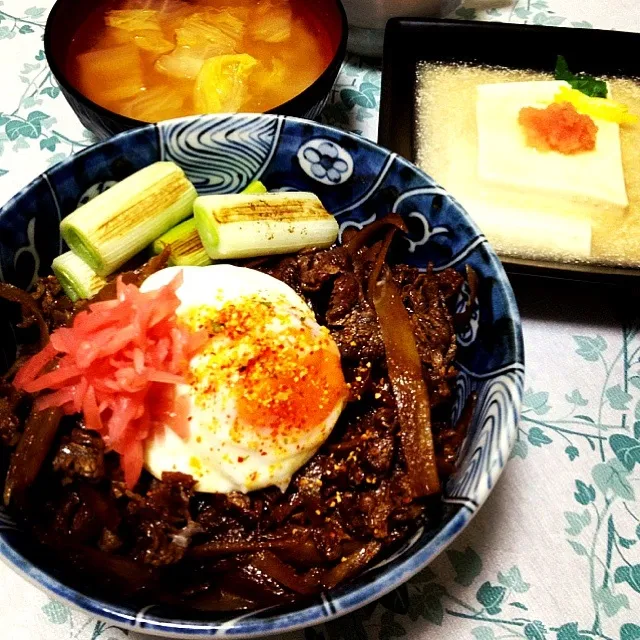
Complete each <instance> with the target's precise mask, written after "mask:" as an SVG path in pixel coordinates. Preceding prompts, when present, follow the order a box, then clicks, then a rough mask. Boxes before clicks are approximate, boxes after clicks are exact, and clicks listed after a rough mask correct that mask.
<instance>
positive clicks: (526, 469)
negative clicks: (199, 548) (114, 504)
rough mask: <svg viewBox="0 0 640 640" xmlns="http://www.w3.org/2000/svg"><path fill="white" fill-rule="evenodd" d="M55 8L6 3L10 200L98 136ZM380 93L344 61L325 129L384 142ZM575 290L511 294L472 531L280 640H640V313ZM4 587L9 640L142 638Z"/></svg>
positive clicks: (562, 18)
mask: <svg viewBox="0 0 640 640" xmlns="http://www.w3.org/2000/svg"><path fill="white" fill-rule="evenodd" d="M34 1H36V2H37V0H34ZM52 4H53V0H41V1H40V2H39V3H38V4H37V5H36V6H30V3H29V2H23V1H22V0H4V1H0V55H1V56H2V58H1V59H2V61H3V62H2V72H3V91H2V92H0V199H2V200H6V199H7V198H9V197H10V196H12V195H13V194H14V193H15V192H16V191H17V190H18V189H19V188H21V187H22V186H24V184H26V183H27V182H28V181H29V180H31V179H32V178H33V177H35V176H36V175H38V174H39V173H41V172H42V171H43V170H45V169H46V168H47V167H48V166H51V165H52V164H55V163H56V162H58V161H60V160H61V159H63V158H65V157H67V156H68V155H69V154H70V153H74V152H77V151H80V150H81V149H83V148H85V147H86V146H87V145H89V144H90V143H91V142H92V138H91V135H90V134H89V133H88V132H87V131H86V130H84V129H83V127H82V126H81V125H80V124H79V122H78V121H77V119H76V118H75V116H74V115H73V113H72V111H71V109H70V108H69V106H68V105H67V103H66V101H65V100H64V97H63V96H62V94H61V92H60V88H59V87H58V86H57V84H56V82H55V80H54V78H53V77H52V75H51V73H50V71H49V69H48V67H47V65H46V61H45V57H44V52H43V50H42V34H43V28H44V24H45V21H46V17H47V14H48V11H49V9H50V7H51V6H52ZM479 7H482V8H479ZM452 17H455V18H461V19H480V20H487V21H502V22H504V21H508V22H513V23H519V24H524V23H526V24H536V25H550V26H563V27H564V26H566V27H574V28H591V27H592V26H596V27H598V28H603V29H622V30H635V31H640V12H638V11H637V0H610V1H608V2H595V1H592V2H585V1H584V0H511V2H508V1H507V2H498V1H495V2H493V1H492V0H487V1H486V2H484V3H481V2H471V1H469V2H466V3H465V4H464V5H462V6H461V7H459V8H458V9H457V10H456V11H455V15H454V16H452ZM380 92H381V78H380V70H379V67H378V64H377V63H376V62H374V61H371V60H364V59H360V58H357V57H353V56H351V57H349V58H348V60H347V62H346V64H345V65H344V67H343V69H342V72H341V74H340V76H339V78H338V80H337V82H336V85H335V87H334V89H333V91H332V93H331V95H330V100H329V103H328V105H327V107H326V108H325V110H324V112H323V114H322V120H323V121H324V122H326V123H328V124H331V125H335V126H338V127H341V128H344V129H348V130H350V131H355V132H356V133H359V134H361V135H363V136H366V137H368V138H371V139H375V137H376V131H377V125H378V108H379V103H380ZM577 289H579V287H573V285H569V286H567V284H566V283H555V284H554V283H549V282H540V283H538V282H534V283H527V284H526V285H523V286H520V287H518V286H516V296H517V298H518V301H519V303H520V306H521V312H522V315H523V318H524V330H525V343H526V344H525V346H526V351H527V392H526V395H525V402H524V408H523V413H522V421H521V424H520V428H519V432H518V438H517V442H516V443H515V446H514V449H513V452H512V457H511V460H510V462H509V464H508V465H507V468H506V470H505V472H504V475H503V477H502V478H501V480H500V481H499V483H498V485H497V486H496V488H495V489H494V492H493V493H492V495H491V497H490V499H489V500H488V502H487V504H486V505H484V506H483V507H482V509H481V510H480V511H479V513H478V514H477V516H476V517H475V519H474V520H473V522H472V523H471V524H470V526H469V527H468V528H467V529H466V530H465V531H464V532H463V533H462V534H461V535H460V537H459V538H458V539H457V540H456V541H455V542H454V544H453V545H452V546H451V547H450V548H449V549H447V550H446V551H445V552H444V553H442V554H441V555H440V556H439V557H438V558H437V559H436V560H435V561H434V562H433V564H432V565H431V566H430V567H428V568H427V569H425V570H424V571H423V572H421V573H420V574H418V575H417V576H414V577H413V578H412V579H411V580H410V581H409V582H408V583H407V584H406V585H403V586H402V587H401V588H399V589H397V590H396V591H394V592H391V593H389V594H387V595H386V596H384V597H383V598H381V599H380V600H379V601H377V602H375V603H372V604H370V605H368V606H367V607H365V608H363V609H361V610H360V611H357V612H355V613H353V614H350V615H348V616H346V617H344V618H342V619H338V620H335V621H332V622H329V623H327V624H325V625H322V626H318V627H315V628H312V629H306V630H301V631H298V632H294V633H291V634H288V635H287V636H286V637H285V636H282V639H283V640H367V639H371V640H390V639H392V638H405V637H406V638H410V639H418V640H431V639H435V638H437V639H438V640H502V639H505V640H506V639H507V638H513V639H525V640H640V504H639V503H638V492H639V491H640V333H639V331H640V329H639V325H638V317H637V316H634V315H633V308H634V305H635V308H637V304H636V302H635V301H631V300H630V299H627V298H626V297H625V296H624V295H622V294H619V295H618V298H617V299H615V298H616V296H615V295H609V294H606V293H602V292H598V291H597V290H595V289H592V288H587V290H586V291H585V292H583V294H580V292H579V291H578V290H577ZM632 303H633V304H632ZM0 585H1V586H0V629H1V630H2V632H1V633H0V636H1V637H3V638H4V637H7V638H11V639H12V640H31V639H33V638H37V639H38V640H122V639H124V638H129V639H130V640H143V638H144V636H142V635H140V634H137V633H134V632H130V633H127V632H125V631H123V630H120V629H117V628H115V627H113V626H111V625H108V624H106V623H104V622H101V621H99V620H96V619H95V618H92V617H90V616H87V615H84V614H83V613H80V612H78V611H75V610H72V609H71V608H70V607H68V606H67V605H66V604H64V603H61V602H58V601H56V600H52V599H50V598H49V597H48V596H47V595H45V594H44V593H41V592H40V591H38V590H37V589H35V588H34V587H32V586H31V585H29V584H28V583H27V582H25V581H24V580H23V579H22V578H21V577H19V576H17V575H15V574H14V573H13V572H12V571H11V570H9V569H8V568H6V567H4V566H0Z"/></svg>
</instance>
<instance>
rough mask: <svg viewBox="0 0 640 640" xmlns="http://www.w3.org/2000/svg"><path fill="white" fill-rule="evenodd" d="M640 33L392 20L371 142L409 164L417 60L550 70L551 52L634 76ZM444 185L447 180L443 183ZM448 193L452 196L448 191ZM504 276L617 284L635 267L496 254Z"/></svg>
mask: <svg viewBox="0 0 640 640" xmlns="http://www.w3.org/2000/svg"><path fill="white" fill-rule="evenodd" d="M639 51H640V34H638V33H624V32H620V31H601V30H597V29H573V28H563V27H538V26H532V25H514V24H506V23H499V22H469V21H463V20H426V19H425V20H418V19H411V20H409V19H403V18H394V19H392V20H390V21H389V23H388V24H387V29H386V32H385V41H384V59H383V71H382V97H381V103H380V124H379V129H378V143H379V144H381V145H382V146H383V147H387V148H388V149H391V150H392V151H395V152H396V153H398V154H400V155H402V156H404V157H405V158H407V159H408V160H411V161H412V162H413V161H414V160H415V157H416V153H415V152H416V144H417V140H416V132H415V122H416V117H415V103H416V100H415V98H416V83H417V73H416V70H417V65H418V63H420V62H464V63H470V64H482V65H490V66H500V67H508V68H511V69H532V70H537V71H546V72H547V73H548V72H553V69H554V68H555V64H556V59H557V56H558V55H559V54H560V55H563V56H564V57H565V58H566V59H567V62H568V64H569V68H570V69H579V70H580V71H584V72H586V73H590V74H592V75H596V76H597V75H608V76H616V75H620V76H635V77H640V55H638V52H639ZM445 186H446V185H445ZM453 195H454V196H455V194H453ZM502 262H503V264H504V266H505V269H506V270H507V271H508V272H510V273H518V274H527V275H544V276H550V277H560V278H568V279H572V280H591V281H606V282H617V283H619V284H622V282H621V281H624V280H626V281H629V280H630V279H635V278H638V277H640V265H638V268H632V267H602V266H597V265H590V264H565V263H562V262H543V261H533V260H518V259H512V258H508V257H503V258H502Z"/></svg>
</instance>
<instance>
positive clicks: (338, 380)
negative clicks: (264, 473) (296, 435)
mask: <svg viewBox="0 0 640 640" xmlns="http://www.w3.org/2000/svg"><path fill="white" fill-rule="evenodd" d="M301 350H302V352H303V353H302V354H301V355H300V357H297V358H296V357H292V356H295V351H294V353H290V354H287V356H288V357H284V358H283V357H280V356H279V354H278V353H277V352H273V353H270V354H264V356H263V358H261V359H260V360H259V361H257V362H256V363H255V365H254V367H253V369H254V371H252V372H248V375H247V376H246V377H245V378H244V380H243V384H242V385H241V387H240V388H239V390H238V400H237V408H238V420H239V422H240V423H244V424H246V425H250V426H252V427H253V428H254V429H266V430H268V431H269V432H270V433H271V435H273V436H276V435H286V434H288V433H291V432H293V431H300V430H306V429H310V428H313V427H316V426H318V425H320V424H322V423H323V422H324V421H326V420H327V419H328V418H329V416H330V415H331V413H332V412H333V411H334V409H335V408H336V406H337V405H338V404H339V403H341V402H342V401H343V400H344V398H345V396H346V383H345V380H344V376H343V374H342V368H341V366H340V357H339V356H338V355H337V354H336V353H335V351H332V350H330V349H328V348H326V347H319V348H314V349H311V350H309V351H307V352H306V353H305V349H304V348H301Z"/></svg>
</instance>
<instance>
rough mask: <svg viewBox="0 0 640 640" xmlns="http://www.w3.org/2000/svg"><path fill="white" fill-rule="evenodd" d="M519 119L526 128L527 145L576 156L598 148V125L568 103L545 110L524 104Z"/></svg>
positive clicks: (551, 106) (552, 104)
mask: <svg viewBox="0 0 640 640" xmlns="http://www.w3.org/2000/svg"><path fill="white" fill-rule="evenodd" d="M518 122H519V123H520V125H521V126H522V127H523V129H524V133H525V135H526V138H527V145H528V146H530V147H534V148H535V149H538V150H539V151H557V152H558V153H562V154H564V155H573V154H576V153H582V152H583V151H593V150H594V149H595V148H596V136H597V133H598V127H597V126H596V124H595V122H594V121H593V120H592V119H591V118H590V117H589V116H587V115H584V114H581V113H578V112H577V111H576V108H575V107H574V106H573V105H572V104H571V103H569V102H553V103H551V104H550V105H549V106H548V107H547V108H546V109H536V108H535V107H523V108H522V109H520V114H519V116H518Z"/></svg>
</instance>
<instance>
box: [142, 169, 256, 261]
mask: <svg viewBox="0 0 640 640" xmlns="http://www.w3.org/2000/svg"><path fill="white" fill-rule="evenodd" d="M242 193H247V194H248V193H253V194H259V193H267V188H266V187H265V186H264V185H263V184H262V182H260V181H258V180H256V181H255V182H252V183H250V184H249V186H247V188H246V189H245V190H244V191H242ZM166 246H169V247H170V248H169V251H170V254H169V265H170V266H172V267H175V266H178V267H186V266H192V267H206V266H207V265H209V264H211V262H212V260H211V258H210V257H209V255H208V254H207V252H206V251H205V248H204V247H203V246H202V241H201V240H200V234H199V233H198V230H197V228H196V221H195V219H194V218H189V219H188V220H185V221H184V222H181V223H180V224H179V225H178V226H177V227H174V228H173V229H170V230H169V231H167V232H166V233H165V234H163V235H161V236H160V237H159V238H158V239H157V240H156V241H155V242H154V243H153V246H152V250H153V253H155V254H156V255H158V254H160V253H162V252H163V251H164V248H165V247H166Z"/></svg>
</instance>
